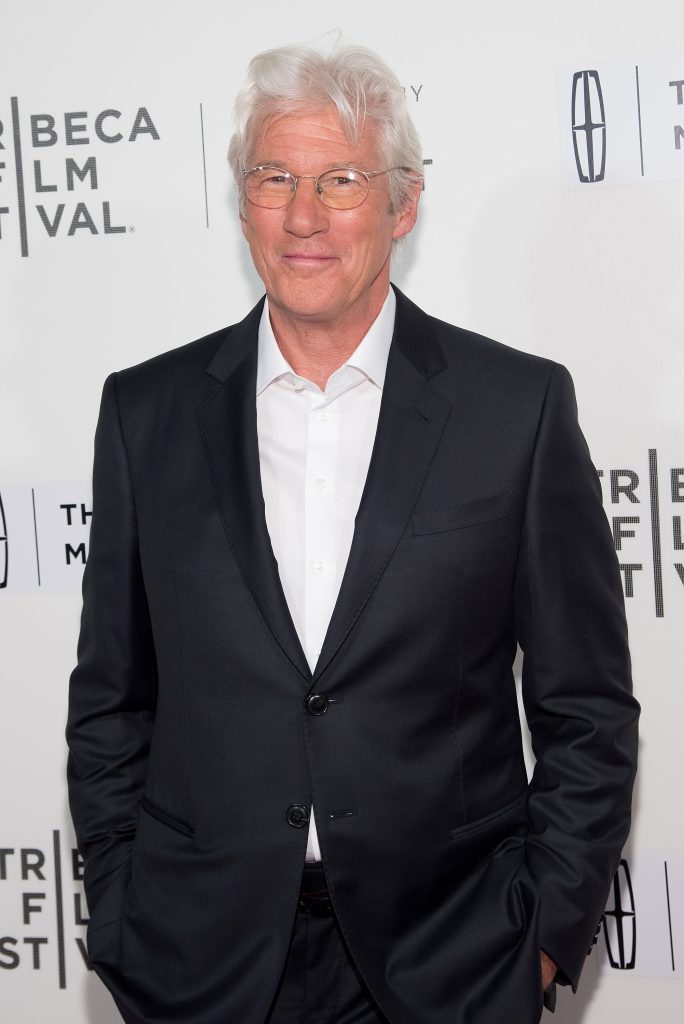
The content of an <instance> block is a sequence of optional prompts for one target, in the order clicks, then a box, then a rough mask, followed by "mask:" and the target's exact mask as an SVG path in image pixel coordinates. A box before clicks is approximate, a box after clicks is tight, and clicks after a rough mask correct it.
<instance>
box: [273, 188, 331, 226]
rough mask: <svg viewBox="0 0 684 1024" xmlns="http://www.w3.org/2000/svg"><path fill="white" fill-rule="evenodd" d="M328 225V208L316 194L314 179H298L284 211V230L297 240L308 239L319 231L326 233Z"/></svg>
mask: <svg viewBox="0 0 684 1024" xmlns="http://www.w3.org/2000/svg"><path fill="white" fill-rule="evenodd" d="M328 225H329V217H328V208H327V207H326V206H324V205H323V203H322V202H321V200H320V197H319V196H318V194H317V192H316V189H315V181H314V179H313V178H306V177H303V178H300V179H299V181H298V182H297V188H296V189H295V193H294V195H293V197H292V199H291V200H290V202H289V203H288V205H287V207H286V209H285V219H284V221H283V227H284V229H285V230H286V231H289V232H290V234H293V235H297V236H298V237H299V238H308V237H309V236H310V235H315V234H317V233H318V232H320V231H327V230H328Z"/></svg>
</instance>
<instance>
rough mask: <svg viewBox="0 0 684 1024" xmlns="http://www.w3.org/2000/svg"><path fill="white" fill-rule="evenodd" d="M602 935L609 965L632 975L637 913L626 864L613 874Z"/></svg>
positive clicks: (622, 862) (623, 861) (624, 862)
mask: <svg viewBox="0 0 684 1024" xmlns="http://www.w3.org/2000/svg"><path fill="white" fill-rule="evenodd" d="M603 934H604V935H605V939H606V950H607V953H608V962H609V963H610V966H611V967H614V968H615V969H616V970H620V971H632V970H634V967H635V965H636V911H635V909H634V890H633V889H632V879H631V877H630V873H629V866H628V864H627V861H626V860H621V861H620V866H619V867H618V869H617V871H616V872H615V877H614V878H613V885H612V889H611V893H610V896H609V898H608V904H607V906H606V909H605V911H604V914H603Z"/></svg>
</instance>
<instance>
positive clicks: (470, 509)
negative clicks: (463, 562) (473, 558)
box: [412, 491, 515, 537]
mask: <svg viewBox="0 0 684 1024" xmlns="http://www.w3.org/2000/svg"><path fill="white" fill-rule="evenodd" d="M514 499H515V496H514V493H513V491H503V492H502V493H501V494H492V495H490V496H489V497H487V498H478V499H477V500H476V501H466V502H464V503H462V504H460V505H445V506H443V507H442V508H429V509H425V510H421V511H418V512H414V513H413V517H412V531H413V535H414V536H416V537H418V536H422V535H424V534H429V533H447V532H448V531H450V530H465V529H467V528H469V527H473V526H482V525H484V524H485V523H494V522H496V521H497V520H499V519H506V518H508V516H510V515H512V514H513V511H514V508H515V500H514Z"/></svg>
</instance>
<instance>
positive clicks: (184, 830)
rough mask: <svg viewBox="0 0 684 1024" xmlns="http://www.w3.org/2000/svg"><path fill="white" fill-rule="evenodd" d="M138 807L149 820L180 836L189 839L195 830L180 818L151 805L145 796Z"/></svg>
mask: <svg viewBox="0 0 684 1024" xmlns="http://www.w3.org/2000/svg"><path fill="white" fill-rule="evenodd" d="M140 807H141V808H142V810H143V811H145V812H146V813H147V814H149V816H150V817H151V818H155V819H156V820H157V821H160V822H161V823H162V825H167V826H168V827H169V828H172V829H173V830H174V832H180V834H181V835H182V836H187V837H188V838H189V839H191V838H192V837H193V836H194V834H195V830H194V828H193V827H192V825H188V823H187V822H186V821H182V820H181V819H180V818H176V817H175V815H173V814H169V813H168V811H165V810H163V809H162V808H161V807H158V806H157V804H153V803H152V801H151V800H149V799H148V798H147V797H146V796H144V797H143V798H142V800H141V801H140Z"/></svg>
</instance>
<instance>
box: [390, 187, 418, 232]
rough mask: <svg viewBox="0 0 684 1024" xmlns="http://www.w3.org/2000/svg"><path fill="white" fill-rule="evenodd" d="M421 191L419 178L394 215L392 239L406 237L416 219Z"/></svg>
mask: <svg viewBox="0 0 684 1024" xmlns="http://www.w3.org/2000/svg"><path fill="white" fill-rule="evenodd" d="M422 191H423V179H422V177H421V178H420V179H419V180H417V181H415V182H414V183H413V186H412V188H411V192H410V194H409V197H408V199H407V200H406V204H405V205H404V206H403V207H402V209H401V210H399V211H398V212H397V213H396V214H395V216H396V224H395V227H394V231H393V232H392V238H403V236H404V235H408V233H409V231H411V229H412V228H413V226H414V225H415V223H416V218H417V217H418V201H419V199H420V195H421V192H422Z"/></svg>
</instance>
